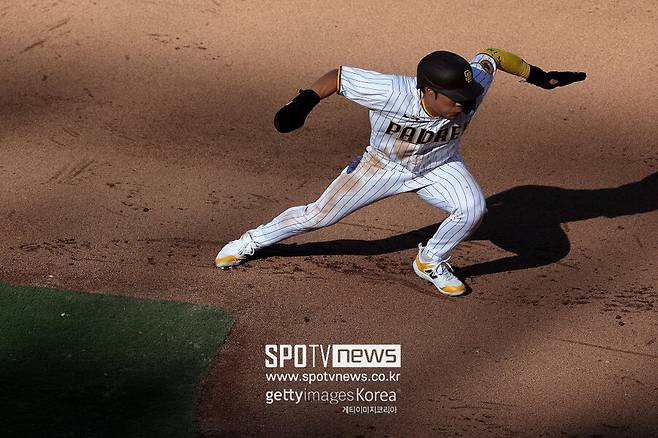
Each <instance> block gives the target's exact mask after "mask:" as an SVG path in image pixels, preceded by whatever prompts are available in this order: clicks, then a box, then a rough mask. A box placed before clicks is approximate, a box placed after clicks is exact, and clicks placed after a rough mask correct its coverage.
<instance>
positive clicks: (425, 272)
mask: <svg viewBox="0 0 658 438" xmlns="http://www.w3.org/2000/svg"><path fill="white" fill-rule="evenodd" d="M422 252H423V246H422V245H418V255H417V256H416V259H415V260H414V272H415V273H416V275H418V276H419V277H420V278H422V279H423V280H427V281H429V282H430V283H432V284H434V286H436V288H437V289H438V290H439V292H441V293H442V294H443V295H446V296H448V297H458V296H459V295H463V294H464V293H465V292H466V286H464V283H462V282H461V281H460V280H459V278H457V277H455V275H454V274H453V273H452V267H451V266H450V265H449V264H448V260H447V259H446V260H443V261H441V262H439V263H435V262H429V263H424V262H422V261H421V254H422Z"/></svg>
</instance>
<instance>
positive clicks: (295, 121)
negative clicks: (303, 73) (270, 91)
mask: <svg viewBox="0 0 658 438" xmlns="http://www.w3.org/2000/svg"><path fill="white" fill-rule="evenodd" d="M319 102H320V96H318V93H316V92H315V91H313V90H299V94H298V95H297V96H295V98H294V99H293V100H291V101H290V102H288V103H287V104H286V105H284V106H283V108H281V109H280V110H279V111H278V112H277V113H276V115H275V116H274V127H275V128H276V130H277V131H279V132H282V133H286V132H290V131H294V130H295V129H299V128H301V127H302V126H304V122H305V121H306V117H308V115H309V113H310V112H311V110H312V109H313V108H314V107H315V105H317V104H318V103H319Z"/></svg>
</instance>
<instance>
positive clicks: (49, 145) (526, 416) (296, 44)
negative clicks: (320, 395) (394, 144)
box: [0, 0, 658, 438]
mask: <svg viewBox="0 0 658 438" xmlns="http://www.w3.org/2000/svg"><path fill="white" fill-rule="evenodd" d="M657 14H658V11H657V8H656V4H655V2H653V1H648V0H642V1H638V2H633V4H632V7H630V6H629V5H627V4H625V3H619V2H614V1H611V0H605V1H600V2H599V1H589V0H587V1H579V2H556V1H548V2H540V3H538V4H537V3H533V2H522V3H519V2H513V1H504V2H495V5H494V2H479V1H478V2H475V1H474V2H453V3H450V4H443V3H436V2H435V3H432V4H431V6H430V3H426V2H419V1H411V2H406V3H404V4H402V3H400V2H392V1H378V2H346V1H345V2H344V1H338V2H312V3H311V2H297V1H292V0H283V1H277V2H265V1H254V0H246V1H238V0H235V1H231V2H228V1H221V0H198V1H193V2H192V1H183V0H162V1H151V0H131V1H128V0H116V1H112V2H96V1H90V0H80V1H66V0H61V1H59V0H56V1H48V2H17V1H2V2H0V22H1V23H2V24H3V25H2V34H1V35H0V120H1V121H2V122H1V125H0V150H1V151H2V159H1V160H0V185H1V187H2V202H0V224H2V233H0V264H1V266H2V267H1V268H0V281H5V282H14V283H24V284H34V285H46V286H57V287H65V288H72V289H81V290H87V291H92V292H95V293H114V294H122V295H133V296H139V297H147V298H159V299H171V300H183V301H189V302H194V303H207V304H210V305H216V306H221V307H226V308H229V309H233V310H235V311H236V312H237V314H238V322H237V324H236V325H235V327H234V330H233V332H232V334H231V336H230V338H229V339H228V341H227V343H226V344H225V347H224V349H223V351H222V353H221V354H220V355H219V357H218V359H217V362H216V364H215V365H214V366H213V368H212V370H211V373H210V375H209V376H208V378H207V381H206V384H205V389H204V397H203V399H202V400H201V403H200V413H199V427H200V431H201V435H202V436H203V437H208V438H209V437H218V436H227V435H231V436H233V435H234V436H239V435H240V436H417V437H421V436H442V435H450V436H454V435H463V436H508V435H513V436H539V435H546V436H559V435H561V434H565V435H569V436H647V435H649V434H658V421H657V420H656V418H658V373H656V368H657V365H658V343H656V338H657V337H658V323H657V321H658V320H657V318H656V316H657V306H658V302H657V288H656V285H657V284H658V269H657V265H658V263H657V262H658V257H657V254H658V239H656V236H658V211H657V210H658V201H657V199H658V196H657V195H656V193H657V191H658V158H657V156H656V150H657V146H658V144H657V142H656V120H658V104H657V103H656V99H655V90H654V88H655V87H654V85H655V81H652V79H651V78H654V77H655V75H656V73H657V70H658V61H656V58H655V54H656V52H657V50H656V49H657V47H656V41H658V32H657V30H656V29H658V27H657V26H656V23H657ZM491 46H494V47H500V48H504V49H507V50H510V51H512V52H515V53H518V54H520V55H522V56H524V57H525V59H527V60H528V61H529V62H530V63H534V64H537V65H539V66H541V67H543V68H544V69H546V70H550V69H566V70H580V71H586V72H587V73H588V79H587V80H586V81H585V82H583V83H579V84H575V85H572V86H570V87H565V88H562V89H557V90H553V91H546V90H541V89H539V88H536V87H533V86H531V85H528V84H525V83H520V81H519V80H518V79H517V78H515V77H512V76H510V75H506V74H504V73H499V74H498V76H497V78H496V81H495V83H494V85H493V87H492V89H491V91H490V93H489V95H488V96H487V99H486V100H485V103H484V104H483V106H482V108H481V110H480V111H479V113H478V116H477V117H476V119H475V120H474V123H472V124H471V126H470V128H469V130H468V132H467V133H466V135H465V136H464V138H463V141H462V143H463V154H464V156H465V159H466V162H467V163H468V165H469V166H470V169H471V171H472V172H473V173H474V174H475V175H476V177H477V178H478V181H479V182H480V184H481V186H482V188H483V190H484V192H485V193H486V195H487V197H488V206H489V213H488V217H487V219H486V221H485V223H484V224H483V226H482V228H481V229H480V230H479V231H478V233H477V234H476V235H475V236H474V237H473V238H472V239H471V240H469V241H467V242H464V243H463V244H462V245H461V246H459V248H458V249H457V250H456V251H455V253H454V254H453V258H452V260H451V261H452V262H454V264H455V265H456V266H458V267H459V271H458V272H459V273H460V274H461V275H462V276H463V277H464V278H466V280H467V282H468V284H469V286H470V288H471V289H472V293H470V294H469V295H467V296H466V297H463V298H460V299H447V298H444V297H441V296H438V295H437V294H436V293H435V292H434V291H433V289H432V286H431V285H429V284H426V283H424V282H423V281H422V280H420V279H419V278H417V277H416V276H415V275H414V273H413V271H412V270H411V262H412V260H413V258H414V256H415V253H416V247H417V244H418V243H419V242H421V241H424V240H426V239H427V238H428V237H429V236H430V235H431V234H432V233H433V231H434V229H435V228H436V224H437V223H438V222H439V221H440V220H441V219H442V218H443V217H444V215H443V214H441V213H440V212H438V211H435V210H432V209H431V208H430V207H429V206H427V205H425V204H423V203H422V201H420V200H419V199H418V198H417V197H416V196H414V195H413V194H407V195H402V196H397V197H394V198H389V199H386V200H384V201H381V202H379V203H377V204H375V205H372V206H370V207H367V208H365V209H362V210H360V211H358V212H356V213H354V214H353V215H351V216H349V217H348V218H346V219H345V220H343V221H342V222H340V223H338V224H336V225H334V226H332V227H329V228H326V229H323V230H319V231H316V232H313V233H310V234H307V235H304V236H300V237H297V238H294V239H291V240H290V241H287V242H284V243H282V244H279V245H277V246H276V247H275V248H273V249H271V250H269V251H268V252H266V253H264V254H263V256H262V257H260V258H258V259H256V260H254V261H252V262H251V263H248V264H246V265H244V266H243V267H240V268H237V269H233V270H231V271H220V270H217V269H215V268H213V267H212V266H211V263H212V259H213V257H214V255H215V254H216V252H217V251H218V250H219V249H220V248H221V246H222V245H223V244H224V243H225V242H226V241H228V240H231V239H234V238H236V237H237V236H239V235H240V234H241V233H242V232H243V231H244V230H246V229H248V228H251V227H254V226H256V225H258V224H260V223H262V222H265V221H268V220H269V219H271V218H272V217H273V216H274V215H276V214H277V213H279V212H280V211H282V210H284V209H285V208H287V207H290V206H293V205H300V204H306V203H308V202H310V201H312V200H314V199H315V198H316V197H317V196H318V195H319V194H320V193H321V192H322V190H323V189H324V188H325V187H326V186H327V185H328V184H329V183H330V182H331V181H332V180H333V179H334V178H335V177H336V175H338V173H339V172H340V170H341V169H342V168H343V167H344V166H345V165H347V164H348V163H349V162H350V161H351V160H352V158H353V157H354V156H356V155H358V154H359V153H360V152H361V151H362V149H363V148H364V146H365V145H366V142H367V140H368V134H369V125H368V118H367V112H366V111H365V110H364V109H363V108H360V107H358V106H357V105H355V104H353V103H350V102H348V101H346V100H345V99H343V98H341V97H335V96H334V97H331V98H329V99H327V100H326V101H324V102H322V103H321V104H320V105H319V106H318V107H317V108H316V109H315V110H314V112H313V113H312V114H311V116H310V117H309V119H308V121H307V123H306V126H305V127H304V128H303V129H301V130H299V131H296V132H294V133H291V134H289V135H281V134H278V133H277V132H276V131H275V130H274V128H273V125H272V119H273V115H274V113H275V112H276V110H277V109H278V108H279V107H280V106H281V105H282V104H284V103H286V102H287V101H288V100H289V99H290V98H291V97H292V96H294V95H295V93H296V92H297V90H298V89H299V88H300V87H306V86H308V85H309V84H310V83H311V82H312V81H313V80H315V79H316V78H317V77H319V76H320V75H321V74H323V73H324V72H326V71H327V70H330V69H332V68H335V67H336V66H337V65H340V64H342V65H353V66H358V67H362V68H368V69H373V70H378V71H382V72H394V73H402V74H413V73H414V72H415V66H416V63H417V61H418V60H419V59H420V58H421V57H422V56H423V55H425V54H426V53H429V52H431V51H433V50H438V49H446V50H451V51H455V52H457V53H460V54H462V55H464V56H465V57H470V56H471V55H473V54H475V53H476V52H478V51H480V50H483V49H485V48H487V47H491ZM268 343H274V344H277V343H278V344H316V343H317V344H348V343H356V344H373V343H392V344H401V346H402V367H401V368H400V369H399V371H400V373H401V378H400V381H399V382H397V383H388V384H377V385H376V384H364V385H363V386H365V387H366V388H367V389H373V390H374V389H387V390H388V389H390V390H395V391H397V394H398V400H397V402H396V405H397V407H398V412H397V414H394V415H375V414H368V415H348V414H344V413H341V412H340V408H339V407H337V406H334V405H330V404H323V403H301V404H299V405H295V404H291V403H278V404H272V405H267V404H266V403H265V398H264V396H265V392H266V391H267V390H273V389H283V388H284V387H285V385H283V384H276V385H275V384H272V383H268V382H267V381H266V379H265V372H266V371H267V370H266V368H265V366H264V359H265V356H264V351H263V350H264V345H265V344H268ZM285 370H286V371H295V370H294V369H290V368H286V369H285ZM316 371H318V370H316ZM319 371H324V370H319ZM290 386H291V387H293V385H290ZM352 387H353V385H352V384H351V383H349V384H348V383H333V384H325V385H324V386H323V385H317V386H314V385H310V389H318V390H319V389H327V390H349V389H351V388H352ZM294 388H295V389H303V388H304V385H301V384H297V385H295V386H294Z"/></svg>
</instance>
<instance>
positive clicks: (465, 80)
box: [416, 50, 484, 102]
mask: <svg viewBox="0 0 658 438" xmlns="http://www.w3.org/2000/svg"><path fill="white" fill-rule="evenodd" d="M416 79H417V87H418V88H420V89H421V90H422V89H423V88H424V87H429V88H430V89H432V90H434V91H436V92H437V93H441V94H443V95H446V96H448V97H449V98H451V99H452V100H454V101H455V102H466V101H469V100H473V99H475V98H477V97H478V96H479V95H481V94H482V93H484V88H482V85H480V84H479V83H477V82H476V81H475V80H473V70H472V69H471V65H470V64H469V63H468V61H466V60H465V59H464V58H462V57H461V56H459V55H457V54H455V53H452V52H446V51H442V50H441V51H437V52H432V53H430V54H429V55H427V56H425V57H424V58H423V59H421V60H420V62H419V63H418V71H417V75H416Z"/></svg>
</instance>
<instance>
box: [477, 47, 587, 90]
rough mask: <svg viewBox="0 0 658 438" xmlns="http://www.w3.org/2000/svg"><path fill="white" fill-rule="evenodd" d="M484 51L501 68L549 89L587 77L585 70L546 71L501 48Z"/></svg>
mask: <svg viewBox="0 0 658 438" xmlns="http://www.w3.org/2000/svg"><path fill="white" fill-rule="evenodd" d="M482 53H484V54H486V55H489V56H491V57H492V58H493V59H494V60H495V61H496V67H498V68H499V69H500V70H502V71H504V72H507V73H510V74H513V75H515V76H520V77H522V78H524V79H525V80H526V81H528V82H529V83H531V84H533V85H536V86H538V87H541V88H544V89H547V90H550V89H553V88H556V87H563V86H565V85H569V84H572V83H574V82H578V81H583V80H585V78H586V77H587V74H585V73H584V72H572V71H549V72H545V71H544V70H542V69H541V68H539V67H536V66H534V65H531V64H528V63H527V62H526V61H524V60H523V59H522V58H521V57H520V56H518V55H515V54H514V53H510V52H507V51H505V50H501V49H494V48H491V49H487V50H485V51H484V52H482Z"/></svg>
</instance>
